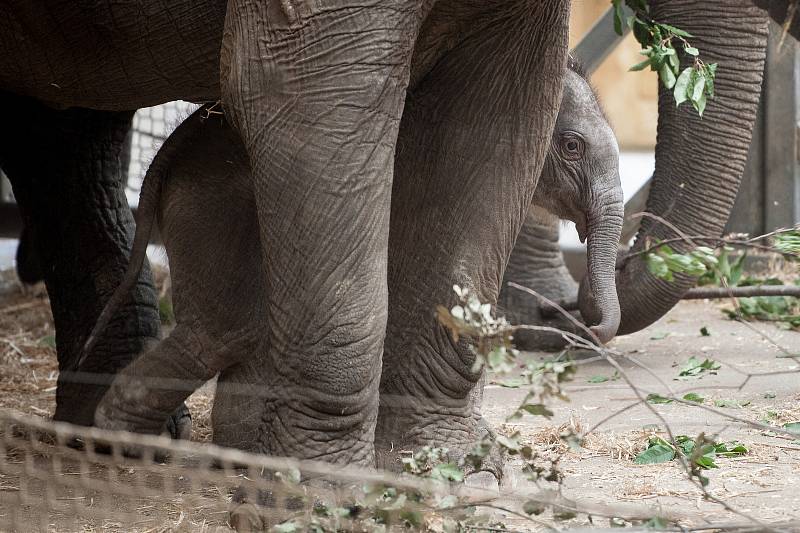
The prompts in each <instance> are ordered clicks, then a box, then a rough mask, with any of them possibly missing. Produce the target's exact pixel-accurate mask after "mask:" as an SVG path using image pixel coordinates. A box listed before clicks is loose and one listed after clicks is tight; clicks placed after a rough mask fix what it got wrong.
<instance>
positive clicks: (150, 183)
mask: <svg viewBox="0 0 800 533" xmlns="http://www.w3.org/2000/svg"><path fill="white" fill-rule="evenodd" d="M214 105H216V104H206V105H204V106H202V107H200V108H199V109H198V110H197V111H195V112H194V113H192V114H191V115H190V116H189V118H187V119H186V120H184V121H183V122H182V123H181V124H180V125H179V126H178V127H177V128H175V131H173V132H172V134H170V136H169V137H168V138H167V140H166V141H164V144H163V145H161V148H160V149H159V151H158V153H157V154H156V156H155V157H154V158H153V162H152V163H150V166H149V167H148V169H147V172H146V173H145V175H144V180H143V181H142V189H141V192H140V194H139V208H138V210H137V211H138V213H137V217H136V218H137V220H136V234H135V235H134V238H133V247H132V249H131V255H130V261H129V263H128V268H127V270H126V271H125V275H124V277H123V278H122V282H121V283H120V284H119V286H118V287H117V288H116V290H115V291H114V294H112V295H111V298H110V299H109V300H108V302H107V303H106V305H105V307H104V308H103V311H102V312H101V313H100V316H99V317H98V319H97V323H96V324H95V326H94V328H93V329H92V332H91V333H90V334H89V337H88V338H87V339H86V342H85V343H84V345H83V350H82V351H81V356H80V358H78V362H77V364H76V365H75V370H79V369H80V368H81V367H82V366H83V363H84V361H85V360H86V358H87V357H88V356H89V354H90V353H92V351H93V350H94V349H95V347H96V346H97V342H98V340H99V339H100V337H101V335H102V332H103V331H104V330H105V329H106V327H107V326H108V323H109V322H110V321H111V318H112V317H113V316H114V314H115V313H116V312H117V310H118V309H119V307H120V306H121V305H122V304H123V302H124V301H125V300H126V299H127V298H128V297H129V295H130V293H131V291H132V290H133V289H134V287H135V286H136V284H137V282H138V281H139V274H140V273H141V271H142V265H143V264H144V260H145V258H146V257H147V245H148V244H149V243H150V236H151V234H152V232H153V222H154V221H155V215H156V208H157V207H158V205H159V202H160V199H161V190H162V185H163V182H164V179H165V178H166V177H167V176H168V173H169V169H170V167H171V166H172V163H173V161H174V159H175V156H176V155H177V154H178V153H179V152H180V150H181V149H182V148H183V147H184V146H185V145H186V144H187V143H188V142H191V140H192V138H194V137H195V136H196V135H197V133H198V132H199V131H200V128H201V126H202V123H203V122H204V121H205V119H206V118H207V117H208V116H209V110H210V109H211V108H212V107H213V106H214Z"/></svg>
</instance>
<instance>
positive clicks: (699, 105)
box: [692, 93, 708, 117]
mask: <svg viewBox="0 0 800 533" xmlns="http://www.w3.org/2000/svg"><path fill="white" fill-rule="evenodd" d="M707 101H708V97H707V96H706V93H703V94H701V95H700V98H699V99H698V100H692V105H693V106H694V108H695V110H696V111H697V114H698V115H700V116H701V117H702V116H703V113H704V112H705V110H706V103H707Z"/></svg>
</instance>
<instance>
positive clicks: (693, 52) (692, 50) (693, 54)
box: [683, 46, 700, 57]
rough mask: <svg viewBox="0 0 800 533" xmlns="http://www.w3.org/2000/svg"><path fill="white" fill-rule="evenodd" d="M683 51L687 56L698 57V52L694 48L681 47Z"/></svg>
mask: <svg viewBox="0 0 800 533" xmlns="http://www.w3.org/2000/svg"><path fill="white" fill-rule="evenodd" d="M683 51H684V52H686V53H687V54H689V55H690V56H695V57H697V56H699V55H700V50H698V49H697V48H695V47H694V46H684V47H683Z"/></svg>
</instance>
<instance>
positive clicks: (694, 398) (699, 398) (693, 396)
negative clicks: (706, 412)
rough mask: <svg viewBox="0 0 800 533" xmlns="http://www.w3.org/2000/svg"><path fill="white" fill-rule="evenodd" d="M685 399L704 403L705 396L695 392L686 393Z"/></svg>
mask: <svg viewBox="0 0 800 533" xmlns="http://www.w3.org/2000/svg"><path fill="white" fill-rule="evenodd" d="M683 399H684V400H686V401H687V402H695V403H703V402H704V401H705V398H703V397H702V396H700V395H699V394H697V393H694V392H690V393H688V394H684V396H683Z"/></svg>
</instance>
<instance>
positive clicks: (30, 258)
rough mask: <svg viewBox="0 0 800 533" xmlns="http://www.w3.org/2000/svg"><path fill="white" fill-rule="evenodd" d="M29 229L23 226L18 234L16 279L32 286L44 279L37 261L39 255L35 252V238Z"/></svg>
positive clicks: (40, 263) (31, 229)
mask: <svg viewBox="0 0 800 533" xmlns="http://www.w3.org/2000/svg"><path fill="white" fill-rule="evenodd" d="M33 232H34V230H33V228H31V227H28V226H23V227H22V231H21V232H20V234H19V244H18V245H17V255H16V262H17V277H18V278H19V280H20V281H21V282H23V283H27V284H28V285H33V284H34V283H38V282H40V281H42V280H43V279H44V270H43V269H42V262H41V261H40V260H39V253H38V252H37V251H36V237H34V234H33Z"/></svg>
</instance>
